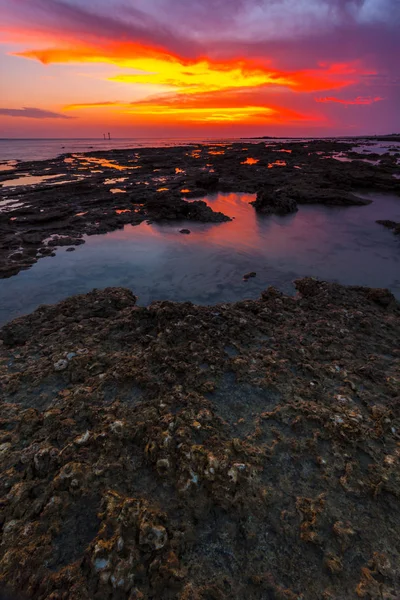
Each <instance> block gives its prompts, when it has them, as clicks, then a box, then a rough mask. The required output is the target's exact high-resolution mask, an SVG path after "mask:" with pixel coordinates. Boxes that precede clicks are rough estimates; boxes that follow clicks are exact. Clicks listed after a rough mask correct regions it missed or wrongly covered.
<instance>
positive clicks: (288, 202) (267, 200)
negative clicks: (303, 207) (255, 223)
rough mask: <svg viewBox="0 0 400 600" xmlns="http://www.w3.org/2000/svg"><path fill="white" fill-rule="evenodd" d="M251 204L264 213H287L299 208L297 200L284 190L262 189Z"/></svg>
mask: <svg viewBox="0 0 400 600" xmlns="http://www.w3.org/2000/svg"><path fill="white" fill-rule="evenodd" d="M251 204H252V205H253V206H254V208H255V209H256V210H257V212H260V213H262V214H264V215H272V214H275V215H287V214H289V213H293V212H297V210H298V208H297V204H296V201H295V200H293V199H292V198H291V197H290V196H289V195H288V194H287V193H286V192H284V191H282V190H278V191H271V190H268V189H265V190H262V191H260V192H258V193H257V198H256V200H254V202H251Z"/></svg>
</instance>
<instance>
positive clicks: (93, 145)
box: [0, 138, 256, 161]
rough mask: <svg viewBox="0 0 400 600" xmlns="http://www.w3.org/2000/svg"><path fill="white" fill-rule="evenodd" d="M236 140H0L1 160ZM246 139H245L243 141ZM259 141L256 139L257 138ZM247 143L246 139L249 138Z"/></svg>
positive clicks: (32, 158) (34, 158)
mask: <svg viewBox="0 0 400 600" xmlns="http://www.w3.org/2000/svg"><path fill="white" fill-rule="evenodd" d="M232 141H238V140H233V139H224V140H218V139H213V140H210V139H208V140H207V139H204V138H199V139H196V138H168V139H161V138H126V139H122V138H121V139H115V140H103V139H92V138H87V139H83V138H79V139H50V140H45V139H43V140H39V139H37V140H35V139H27V140H22V139H9V140H6V139H0V161H9V160H48V159H50V158H55V157H56V156H59V155H60V154H69V153H74V154H75V153H81V152H95V151H96V150H125V149H129V148H168V147H170V146H186V145H189V144H201V143H209V142H212V143H231V142H232ZM242 141H246V140H242ZM254 141H256V140H254ZM246 143H247V141H246Z"/></svg>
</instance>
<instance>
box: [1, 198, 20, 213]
mask: <svg viewBox="0 0 400 600" xmlns="http://www.w3.org/2000/svg"><path fill="white" fill-rule="evenodd" d="M23 205H24V204H23V202H18V201H16V200H0V213H2V212H7V211H10V210H14V209H15V208H21V206H23Z"/></svg>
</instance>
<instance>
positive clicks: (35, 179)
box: [0, 174, 62, 187]
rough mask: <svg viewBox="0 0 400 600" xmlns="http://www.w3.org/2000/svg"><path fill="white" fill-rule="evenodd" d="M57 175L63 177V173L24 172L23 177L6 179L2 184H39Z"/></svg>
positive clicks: (8, 185)
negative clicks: (31, 173)
mask: <svg viewBox="0 0 400 600" xmlns="http://www.w3.org/2000/svg"><path fill="white" fill-rule="evenodd" d="M57 177H62V174H61V175H28V174H23V175H22V177H17V178H16V179H7V180H6V181H2V182H0V186H3V187H18V186H20V185H37V184H39V183H43V182H44V181H50V182H51V181H52V180H53V179H57Z"/></svg>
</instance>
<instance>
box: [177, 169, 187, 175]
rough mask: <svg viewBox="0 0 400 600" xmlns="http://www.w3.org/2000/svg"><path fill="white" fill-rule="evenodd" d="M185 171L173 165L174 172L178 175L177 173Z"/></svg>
mask: <svg viewBox="0 0 400 600" xmlns="http://www.w3.org/2000/svg"><path fill="white" fill-rule="evenodd" d="M184 172H185V171H184V170H183V169H180V168H179V167H175V173H176V174H177V175H178V173H184Z"/></svg>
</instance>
